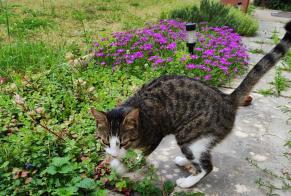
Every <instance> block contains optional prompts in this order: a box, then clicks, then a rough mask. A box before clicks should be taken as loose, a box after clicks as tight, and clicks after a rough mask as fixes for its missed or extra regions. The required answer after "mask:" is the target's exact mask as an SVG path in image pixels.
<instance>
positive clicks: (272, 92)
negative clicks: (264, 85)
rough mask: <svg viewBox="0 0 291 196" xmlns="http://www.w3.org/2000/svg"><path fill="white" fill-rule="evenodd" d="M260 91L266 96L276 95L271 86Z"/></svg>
mask: <svg viewBox="0 0 291 196" xmlns="http://www.w3.org/2000/svg"><path fill="white" fill-rule="evenodd" d="M258 93H260V94H262V95H264V96H269V95H274V91H273V89H271V88H269V89H260V90H259V91H258Z"/></svg>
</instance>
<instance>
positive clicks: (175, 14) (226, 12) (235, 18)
mask: <svg viewBox="0 0 291 196" xmlns="http://www.w3.org/2000/svg"><path fill="white" fill-rule="evenodd" d="M162 18H169V19H181V20H183V21H194V22H208V24H209V25H211V26H229V27H231V28H233V29H234V30H235V31H236V32H237V33H239V34H240V35H246V36H252V35H254V34H255V33H256V31H257V30H258V22H257V21H256V20H255V19H254V18H253V17H252V16H250V15H249V14H244V13H243V12H241V11H240V10H238V9H236V8H233V7H228V6H224V5H222V4H221V3H218V2H215V1H211V0H202V2H201V4H200V7H197V6H196V5H193V6H187V7H183V8H177V9H173V10H170V11H169V12H164V13H163V14H162Z"/></svg>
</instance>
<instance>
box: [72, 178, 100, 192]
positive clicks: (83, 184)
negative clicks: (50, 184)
mask: <svg viewBox="0 0 291 196" xmlns="http://www.w3.org/2000/svg"><path fill="white" fill-rule="evenodd" d="M76 186H77V187H79V188H83V189H91V190H92V189H95V188H96V182H95V180H93V179H91V178H84V179H83V180H81V181H80V182H79V183H78V184H77V185H76Z"/></svg>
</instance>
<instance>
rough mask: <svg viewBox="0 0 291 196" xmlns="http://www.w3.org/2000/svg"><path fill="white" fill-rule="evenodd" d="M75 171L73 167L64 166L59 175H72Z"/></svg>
mask: <svg viewBox="0 0 291 196" xmlns="http://www.w3.org/2000/svg"><path fill="white" fill-rule="evenodd" d="M73 170H74V169H73V167H72V165H64V166H62V167H61V170H60V171H59V173H62V174H67V173H70V172H71V171H73Z"/></svg>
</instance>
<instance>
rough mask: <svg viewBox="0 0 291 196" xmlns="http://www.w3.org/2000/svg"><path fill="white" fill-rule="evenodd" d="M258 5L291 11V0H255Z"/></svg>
mask: <svg viewBox="0 0 291 196" xmlns="http://www.w3.org/2000/svg"><path fill="white" fill-rule="evenodd" d="M254 4H255V5H256V6H266V7H267V8H270V9H276V10H285V11H291V3H290V0H255V1H254Z"/></svg>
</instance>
